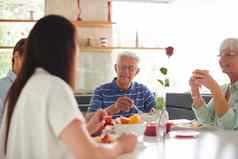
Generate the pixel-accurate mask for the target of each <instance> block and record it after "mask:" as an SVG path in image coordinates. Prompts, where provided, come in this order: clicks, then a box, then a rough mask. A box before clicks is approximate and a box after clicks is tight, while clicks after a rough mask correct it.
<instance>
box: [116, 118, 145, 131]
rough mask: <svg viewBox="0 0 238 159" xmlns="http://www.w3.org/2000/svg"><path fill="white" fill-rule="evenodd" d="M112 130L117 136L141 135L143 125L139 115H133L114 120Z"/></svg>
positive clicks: (143, 128)
mask: <svg viewBox="0 0 238 159" xmlns="http://www.w3.org/2000/svg"><path fill="white" fill-rule="evenodd" d="M113 127H114V130H115V132H116V133H117V134H121V133H124V132H126V133H128V132H133V133H135V134H138V135H143V133H144V130H145V123H143V122H142V120H141V117H140V115H138V114H134V115H132V116H130V117H119V118H117V119H115V124H114V126H113Z"/></svg>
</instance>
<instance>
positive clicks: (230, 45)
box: [220, 38, 238, 55]
mask: <svg viewBox="0 0 238 159" xmlns="http://www.w3.org/2000/svg"><path fill="white" fill-rule="evenodd" d="M224 53H233V54H238V39H237V38H227V39H225V40H224V41H223V42H222V44H221V46H220V55H221V54H224Z"/></svg>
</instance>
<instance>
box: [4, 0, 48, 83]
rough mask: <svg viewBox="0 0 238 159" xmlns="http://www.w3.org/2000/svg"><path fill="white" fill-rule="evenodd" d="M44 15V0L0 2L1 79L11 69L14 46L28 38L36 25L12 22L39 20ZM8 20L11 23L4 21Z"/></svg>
mask: <svg viewBox="0 0 238 159" xmlns="http://www.w3.org/2000/svg"><path fill="white" fill-rule="evenodd" d="M43 15H44V0H24V2H22V1H18V0H7V1H6V0H0V68H1V69H0V78H2V77H3V76H5V75H6V73H7V72H8V70H9V69H10V68H11V56H12V55H11V53H12V48H13V46H14V45H15V44H16V42H17V41H18V40H19V39H21V38H24V37H27V35H28V33H29V31H30V29H31V28H32V26H33V24H34V22H32V23H28V22H27V23H26V22H14V21H11V20H37V19H39V18H40V17H42V16H43ZM6 19H7V20H9V21H8V22H5V21H4V22H3V21H2V20H6Z"/></svg>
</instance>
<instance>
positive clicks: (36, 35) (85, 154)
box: [0, 15, 137, 159]
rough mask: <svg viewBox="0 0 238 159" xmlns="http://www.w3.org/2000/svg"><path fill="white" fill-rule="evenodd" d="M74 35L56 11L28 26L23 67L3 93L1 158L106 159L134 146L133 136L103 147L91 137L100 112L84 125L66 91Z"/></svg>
mask: <svg viewBox="0 0 238 159" xmlns="http://www.w3.org/2000/svg"><path fill="white" fill-rule="evenodd" d="M76 35H77V34H76V29H75V27H74V26H73V24H72V23H71V22H70V21H68V20H67V19H65V18H63V17H61V16H57V15H49V16H46V17H43V18H42V19H40V20H39V21H38V22H37V23H36V25H35V26H34V27H33V29H32V30H31V32H30V34H29V37H28V39H27V40H28V41H27V46H26V52H25V53H26V54H25V57H24V61H23V68H22V69H21V72H20V74H19V76H18V77H17V79H16V80H15V82H14V83H13V86H12V87H11V89H10V91H9V94H8V96H7V104H6V108H5V112H4V117H3V123H2V127H1V129H0V158H1V159H2V158H4V157H6V158H7V159H42V158H43V159H59V158H62V159H63V158H64V159H68V158H82V159H107V158H115V157H117V156H119V155H121V154H123V153H128V152H132V151H133V150H134V148H135V146H136V143H137V139H136V136H135V135H133V134H129V133H128V134H122V135H121V136H120V137H119V138H118V140H117V141H115V142H114V143H113V144H111V145H110V146H106V147H105V146H103V145H100V144H97V143H96V142H95V141H94V140H93V138H91V136H90V134H92V133H94V132H96V131H97V130H99V129H101V127H102V126H103V125H104V123H103V121H102V117H103V115H104V112H103V111H99V112H97V113H96V114H95V116H94V117H93V118H92V119H91V120H90V121H89V122H88V123H85V120H84V117H83V116H82V114H81V112H80V111H79V110H78V106H77V103H76V100H75V98H74V94H73V91H72V89H73V88H74V74H75V63H76V61H75V58H76V52H77V38H76Z"/></svg>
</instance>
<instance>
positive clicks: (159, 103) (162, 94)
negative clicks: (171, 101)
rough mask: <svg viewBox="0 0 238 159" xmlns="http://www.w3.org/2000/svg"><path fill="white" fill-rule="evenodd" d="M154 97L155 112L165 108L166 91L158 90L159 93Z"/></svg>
mask: <svg viewBox="0 0 238 159" xmlns="http://www.w3.org/2000/svg"><path fill="white" fill-rule="evenodd" d="M155 96H156V99H155V100H156V101H155V102H156V106H155V109H156V110H159V111H160V110H163V109H165V107H166V91H165V90H164V89H160V91H157V92H156V93H155Z"/></svg>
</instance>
